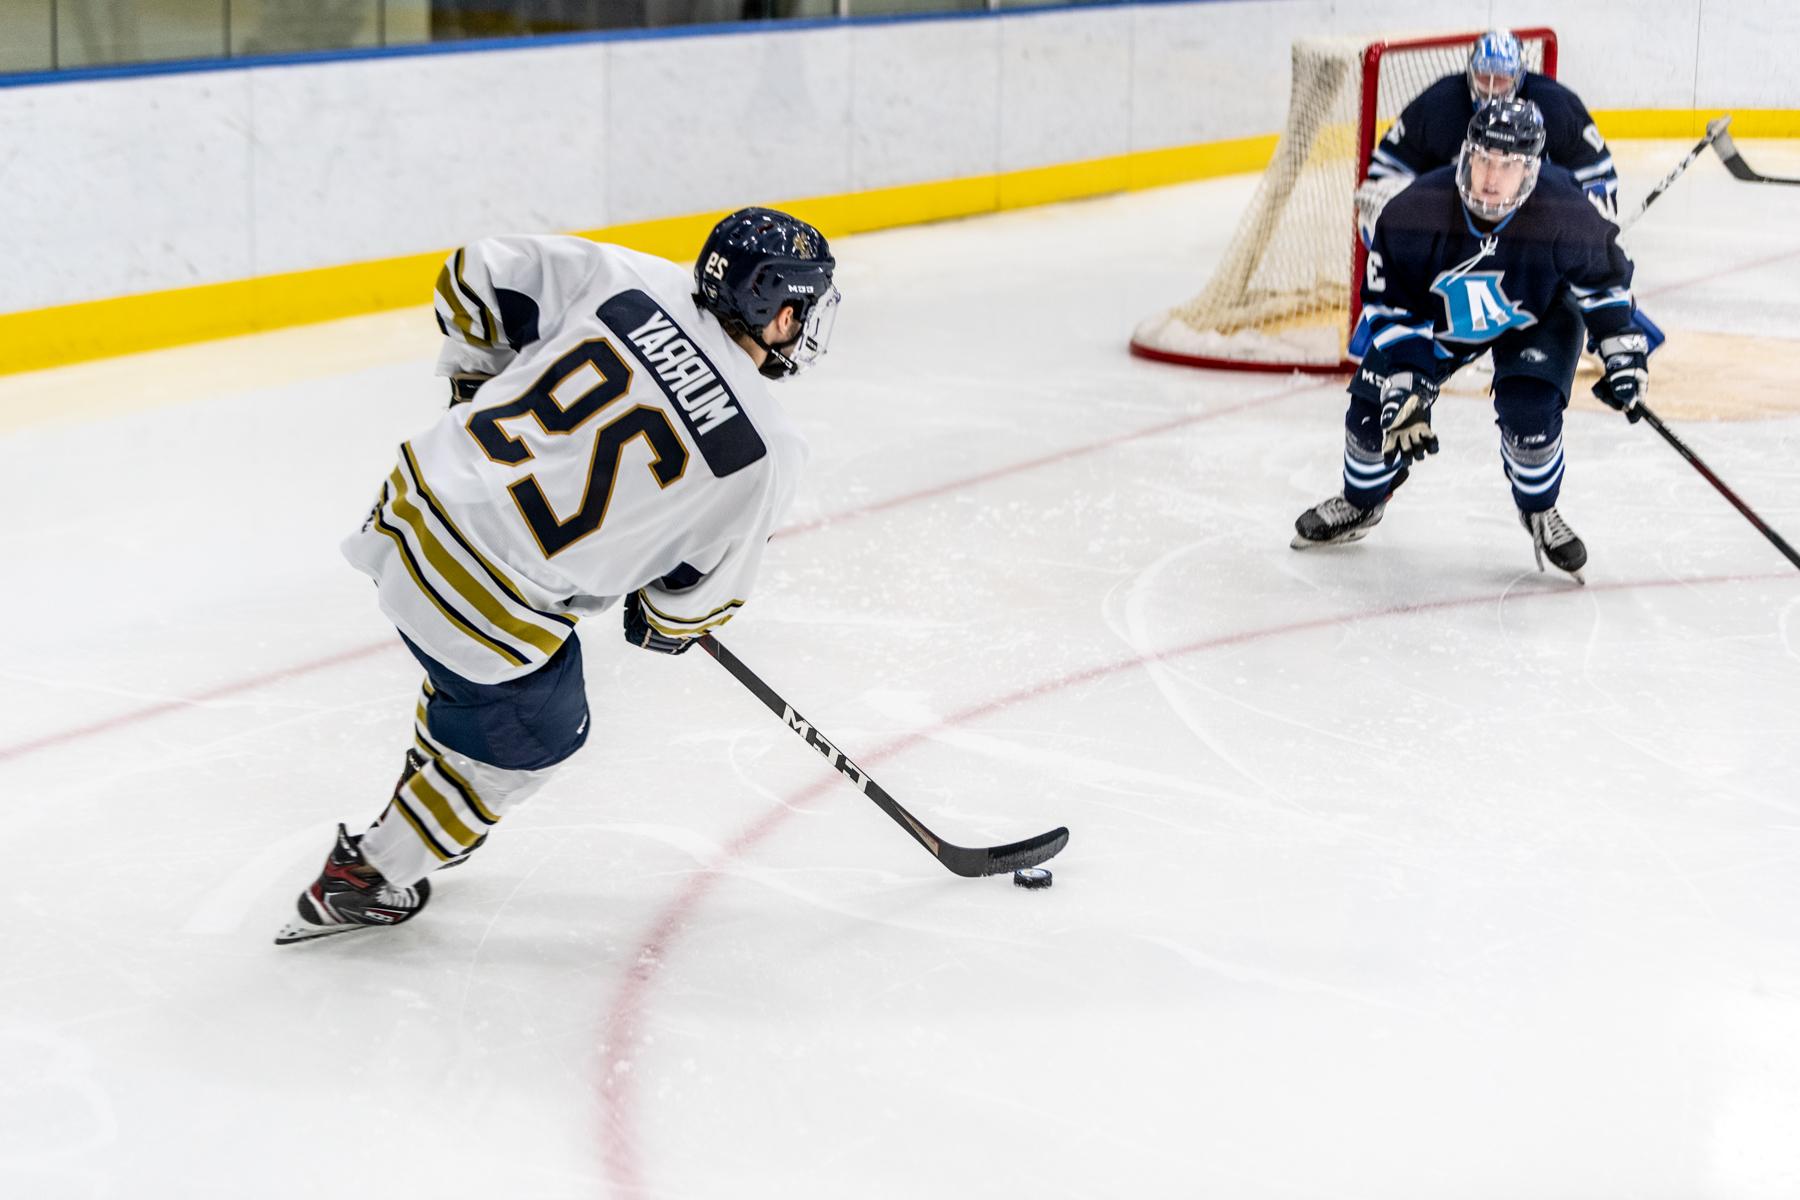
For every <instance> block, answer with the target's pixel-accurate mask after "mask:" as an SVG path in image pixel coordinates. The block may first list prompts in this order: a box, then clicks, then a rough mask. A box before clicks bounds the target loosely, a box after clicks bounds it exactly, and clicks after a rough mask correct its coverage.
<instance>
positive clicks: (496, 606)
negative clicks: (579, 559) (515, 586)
mask: <svg viewBox="0 0 1800 1200" xmlns="http://www.w3.org/2000/svg"><path fill="white" fill-rule="evenodd" d="M388 482H389V483H391V484H392V485H393V490H394V496H393V500H392V501H391V502H390V503H389V505H388V507H389V508H390V509H392V510H393V513H394V515H395V516H397V517H399V518H400V519H401V520H402V521H404V522H406V524H407V526H408V527H409V528H410V529H411V530H412V531H413V536H414V537H416V538H418V540H419V549H420V550H422V551H423V552H424V554H425V561H426V562H427V563H429V564H430V565H431V568H432V570H434V571H435V572H436V573H437V575H438V576H439V578H441V579H442V580H443V581H444V582H445V583H447V584H449V585H450V587H451V589H452V590H453V591H455V593H456V594H457V595H458V596H461V597H462V598H463V599H464V600H466V601H467V602H468V603H469V605H470V607H472V608H473V609H474V610H475V611H476V612H477V613H479V614H480V615H481V616H482V617H484V618H486V619H487V622H488V624H490V625H492V626H493V627H494V628H496V629H498V630H500V631H502V632H504V633H506V634H508V635H510V636H511V637H514V638H517V639H518V640H519V641H521V642H524V643H525V644H526V645H527V646H530V647H532V648H533V649H536V650H538V651H541V652H542V653H543V654H545V655H551V654H555V653H556V652H557V650H559V649H560V648H561V647H562V644H563V639H564V638H566V637H567V636H568V634H567V633H553V632H551V631H550V630H548V629H545V628H544V627H543V626H541V625H534V624H532V623H531V622H530V621H527V620H525V619H524V618H522V617H519V616H517V615H515V614H514V613H512V612H509V611H508V610H507V607H506V604H505V602H504V601H503V600H501V598H500V597H498V596H496V595H495V594H494V593H493V592H492V591H491V590H489V589H488V588H485V587H483V586H482V585H481V581H480V580H478V579H476V578H475V576H474V575H472V574H470V573H469V569H468V568H467V567H465V566H463V565H462V563H461V562H459V561H458V560H457V559H456V557H455V556H454V555H452V554H451V553H450V551H449V550H448V549H446V548H445V546H444V543H442V542H441V541H439V540H438V539H437V536H436V535H435V534H433V533H432V532H431V527H430V526H429V525H428V524H427V523H426V521H425V514H423V513H421V512H420V511H419V510H418V508H417V507H416V506H415V505H414V504H413V502H412V501H411V500H409V499H407V490H406V476H405V475H404V474H403V473H402V472H401V470H400V468H399V467H395V468H394V473H393V474H392V475H390V476H388ZM530 611H533V612H535V611H536V610H535V609H532V610H530Z"/></svg>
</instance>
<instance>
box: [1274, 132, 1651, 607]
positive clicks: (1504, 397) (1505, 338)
mask: <svg viewBox="0 0 1800 1200" xmlns="http://www.w3.org/2000/svg"><path fill="white" fill-rule="evenodd" d="M1544 138H1545V135H1544V122H1543V116H1542V114H1541V113H1539V111H1538V109H1537V106H1536V105H1535V104H1532V103H1531V102H1530V101H1529V100H1504V101H1500V102H1497V103H1494V104H1490V105H1487V106H1485V107H1483V108H1482V109H1480V110H1479V111H1478V112H1477V113H1476V114H1475V116H1474V119H1473V120H1471V121H1470V122H1469V125H1468V129H1467V132H1466V134H1465V136H1464V139H1463V145H1462V148H1461V150H1460V152H1459V153H1458V155H1457V161H1456V165H1455V166H1453V167H1440V168H1438V169H1437V170H1434V171H1428V172H1426V173H1425V174H1423V175H1421V176H1419V178H1418V179H1417V180H1416V181H1415V182H1414V183H1413V184H1412V185H1411V186H1410V187H1408V188H1407V189H1406V190H1405V191H1403V192H1401V193H1400V194H1399V195H1398V196H1396V197H1395V198H1394V199H1393V200H1392V201H1391V202H1390V203H1389V204H1388V206H1387V207H1386V209H1385V210H1384V211H1383V212H1382V214H1381V217H1380V220H1379V221H1378V222H1377V223H1376V226H1375V233H1374V238H1373V240H1372V243H1371V246H1370V250H1369V259H1368V270H1367V273H1366V276H1365V278H1364V280H1363V285H1362V300H1363V319H1364V322H1365V324H1366V326H1367V330H1368V333H1369V343H1370V345H1369V352H1368V354H1367V355H1366V356H1365V357H1364V359H1363V361H1362V365H1361V367H1360V368H1359V369H1358V370H1357V372H1356V375H1355V377H1354V378H1353V379H1352V381H1351V384H1350V406H1349V409H1348V410H1347V411H1346V412H1345V414H1344V489H1343V492H1342V494H1341V495H1337V496H1332V497H1330V498H1329V499H1327V500H1325V501H1323V502H1322V503H1320V504H1318V505H1316V506H1314V507H1313V508H1310V509H1308V510H1307V511H1306V512H1304V513H1302V514H1301V515H1300V518H1299V520H1297V521H1296V522H1295V531H1296V536H1295V537H1294V541H1293V545H1294V547H1295V549H1306V548H1308V547H1312V546H1322V545H1332V544H1336V543H1342V542H1353V541H1356V540H1358V539H1360V538H1362V537H1363V536H1365V535H1366V534H1367V533H1368V531H1369V529H1370V528H1372V527H1373V526H1374V525H1375V524H1376V523H1378V522H1379V521H1380V520H1381V515H1382V512H1383V510H1384V509H1385V508H1386V506H1387V502H1388V499H1389V497H1390V496H1392V495H1393V492H1394V490H1395V489H1396V488H1398V487H1399V486H1400V485H1401V484H1402V483H1404V482H1405V481H1406V479H1407V475H1408V473H1409V470H1410V469H1411V466H1412V465H1413V464H1416V463H1419V462H1422V461H1423V459H1424V458H1425V456H1426V455H1428V454H1435V453H1437V449H1438V439H1437V435H1436V434H1435V433H1433V432H1432V429H1431V407H1432V403H1433V401H1434V400H1435V399H1436V398H1437V393H1438V386H1439V384H1440V383H1442V381H1443V380H1445V379H1447V378H1448V377H1449V376H1450V375H1451V374H1453V373H1454V372H1455V371H1456V370H1457V369H1458V368H1460V367H1462V366H1464V365H1465V364H1467V363H1469V362H1472V361H1474V360H1475V359H1476V358H1478V357H1479V356H1480V355H1482V354H1483V353H1487V352H1489V351H1491V352H1492V353H1493V356H1494V384H1493V396H1494V411H1495V413H1496V415H1497V416H1498V418H1499V420H1498V424H1499V426H1500V457H1501V460H1502V463H1503V465H1504V467H1505V471H1506V477H1507V479H1508V480H1509V481H1510V483H1511V485H1512V497H1513V503H1514V504H1515V505H1516V506H1517V508H1518V511H1519V522H1520V524H1521V525H1523V526H1524V527H1525V529H1526V530H1527V532H1529V533H1530V534H1531V537H1532V543H1533V546H1534V548H1535V551H1536V554H1537V561H1538V567H1539V569H1540V570H1541V569H1543V565H1544V562H1545V560H1546V559H1548V560H1549V562H1550V563H1551V565H1553V566H1555V567H1557V568H1558V569H1560V570H1563V571H1566V572H1568V573H1569V574H1570V575H1572V576H1574V577H1575V578H1576V579H1580V578H1581V575H1580V572H1581V569H1582V567H1583V566H1584V565H1585V564H1586V562H1587V548H1586V547H1585V546H1584V545H1583V544H1582V541H1581V539H1580V538H1579V537H1577V536H1576V534H1575V531H1574V530H1573V529H1571V528H1570V527H1569V524H1568V522H1566V521H1565V520H1563V518H1562V517H1561V516H1560V515H1559V514H1558V512H1557V509H1556V502H1557V497H1558V495H1559V493H1560V490H1561V487H1562V479H1563V468H1564V454H1563V436H1562V426H1563V420H1562V414H1563V409H1564V408H1565V407H1566V406H1567V404H1568V399H1569V394H1570V388H1571V386H1572V384H1573V382H1574V377H1575V367H1576V364H1577V362H1578V360H1579V359H1580V355H1581V348H1582V336H1583V331H1584V326H1585V331H1586V333H1587V334H1588V336H1590V337H1591V338H1593V339H1594V340H1595V341H1597V342H1598V344H1599V347H1600V353H1601V356H1602V358H1603V359H1604V363H1605V376H1604V378H1603V379H1602V380H1601V381H1600V384H1599V386H1598V387H1597V388H1596V389H1595V390H1596V393H1597V394H1598V395H1600V397H1601V399H1603V400H1605V401H1606V402H1607V403H1608V404H1610V405H1611V406H1612V407H1614V408H1616V409H1618V410H1620V411H1622V412H1624V413H1625V414H1626V415H1627V416H1629V417H1630V418H1631V419H1632V420H1634V421H1635V420H1637V419H1638V416H1639V414H1638V412H1637V404H1638V402H1639V400H1640V399H1642V397H1643V395H1644V392H1645V390H1646V388H1647V386H1648V382H1649V375H1648V372H1647V369H1646V356H1647V354H1648V352H1649V346H1648V339H1647V338H1646V336H1645V333H1644V330H1643V327H1642V326H1641V325H1640V324H1639V323H1638V320H1637V314H1636V309H1635V305H1634V304H1633V301H1632V296H1631V273H1632V264H1631V260H1630V259H1629V258H1627V257H1626V255H1625V252H1624V251H1623V250H1621V249H1620V248H1619V246H1618V243H1617V240H1616V239H1617V234H1618V229H1617V227H1616V226H1614V225H1613V224H1612V223H1611V222H1610V221H1608V220H1606V219H1605V218H1604V217H1602V216H1601V215H1600V213H1599V212H1598V211H1597V210H1596V209H1595V208H1594V206H1593V205H1591V204H1590V203H1588V201H1587V197H1586V196H1585V194H1584V193H1583V191H1582V188H1581V185H1580V184H1579V183H1578V182H1577V181H1576V180H1575V178H1574V176H1573V175H1571V174H1570V173H1569V172H1568V171H1566V170H1564V169H1562V168H1560V167H1556V166H1552V165H1549V164H1546V163H1545V162H1544V161H1543V150H1544Z"/></svg>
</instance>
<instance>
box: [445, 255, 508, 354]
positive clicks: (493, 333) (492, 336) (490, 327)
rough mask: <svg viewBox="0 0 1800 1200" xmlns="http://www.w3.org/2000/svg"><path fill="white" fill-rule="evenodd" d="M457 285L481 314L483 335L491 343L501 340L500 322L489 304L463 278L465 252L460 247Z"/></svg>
mask: <svg viewBox="0 0 1800 1200" xmlns="http://www.w3.org/2000/svg"><path fill="white" fill-rule="evenodd" d="M456 286H457V289H458V290H459V291H461V292H462V294H463V295H464V296H465V297H467V299H468V301H469V303H470V305H472V306H473V307H474V309H475V311H476V312H478V313H480V314H481V332H482V336H484V337H485V338H487V340H488V344H489V345H493V344H494V343H496V342H498V341H499V340H500V322H498V321H496V320H494V314H493V313H491V312H489V311H488V306H487V305H485V304H483V303H482V302H481V297H480V296H477V295H476V294H475V289H474V288H472V287H470V286H469V282H468V280H466V279H464V278H463V252H462V250H461V249H460V248H459V249H458V250H457V252H456Z"/></svg>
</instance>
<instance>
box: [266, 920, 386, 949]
mask: <svg viewBox="0 0 1800 1200" xmlns="http://www.w3.org/2000/svg"><path fill="white" fill-rule="evenodd" d="M374 928H377V927H376V926H374V925H314V924H313V923H312V922H310V921H289V922H288V923H287V924H286V925H283V926H282V927H281V929H280V931H279V932H277V933H276V934H275V944H276V945H277V946H291V945H293V944H294V943H295V942H311V941H317V940H318V939H319V938H323V937H330V936H332V935H333V934H337V933H350V932H352V931H354V930H357V929H374Z"/></svg>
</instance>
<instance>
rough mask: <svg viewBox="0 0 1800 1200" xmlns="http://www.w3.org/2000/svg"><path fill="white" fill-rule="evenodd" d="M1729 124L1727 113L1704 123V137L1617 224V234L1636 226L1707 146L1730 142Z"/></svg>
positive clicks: (1729, 117)
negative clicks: (1727, 129) (1635, 208)
mask: <svg viewBox="0 0 1800 1200" xmlns="http://www.w3.org/2000/svg"><path fill="white" fill-rule="evenodd" d="M1729 124H1731V116H1730V114H1729V113H1728V114H1726V115H1725V116H1722V117H1715V118H1713V119H1712V120H1710V121H1708V122H1707V123H1706V136H1705V137H1703V138H1701V139H1700V140H1699V141H1698V142H1695V143H1694V148H1693V149H1692V150H1689V151H1688V152H1687V157H1686V158H1684V159H1682V160H1681V161H1680V162H1678V163H1676V164H1675V169H1674V170H1673V171H1670V172H1669V173H1668V174H1667V175H1664V176H1663V181H1662V182H1661V183H1659V184H1657V185H1656V186H1655V187H1653V188H1651V189H1650V194H1649V195H1648V196H1645V197H1644V202H1643V203H1642V204H1640V205H1638V206H1637V211H1636V212H1634V213H1632V214H1631V215H1630V216H1629V217H1626V218H1625V219H1624V220H1623V221H1620V222H1619V232H1620V233H1624V232H1625V231H1626V230H1627V229H1630V228H1631V227H1632V226H1633V225H1636V224H1637V222H1638V218H1639V217H1641V216H1643V215H1644V213H1645V212H1647V211H1649V208H1650V206H1651V205H1652V204H1655V203H1656V198H1657V197H1658V196H1660V195H1662V194H1663V193H1664V192H1666V191H1668V190H1669V185H1670V184H1672V183H1674V182H1675V181H1676V180H1677V179H1680V178H1681V176H1682V173H1683V172H1685V171H1686V170H1687V169H1688V168H1689V167H1691V166H1693V165H1694V160H1695V159H1696V158H1699V157H1700V155H1701V154H1703V153H1704V152H1705V151H1706V148H1707V147H1708V146H1711V145H1713V144H1714V143H1715V142H1717V141H1718V140H1719V139H1720V138H1724V139H1725V140H1726V141H1730V140H1731V139H1730V135H1729V134H1727V133H1726V132H1725V127H1726V126H1727V125H1729ZM1720 153H1721V154H1722V153H1724V151H1720Z"/></svg>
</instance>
